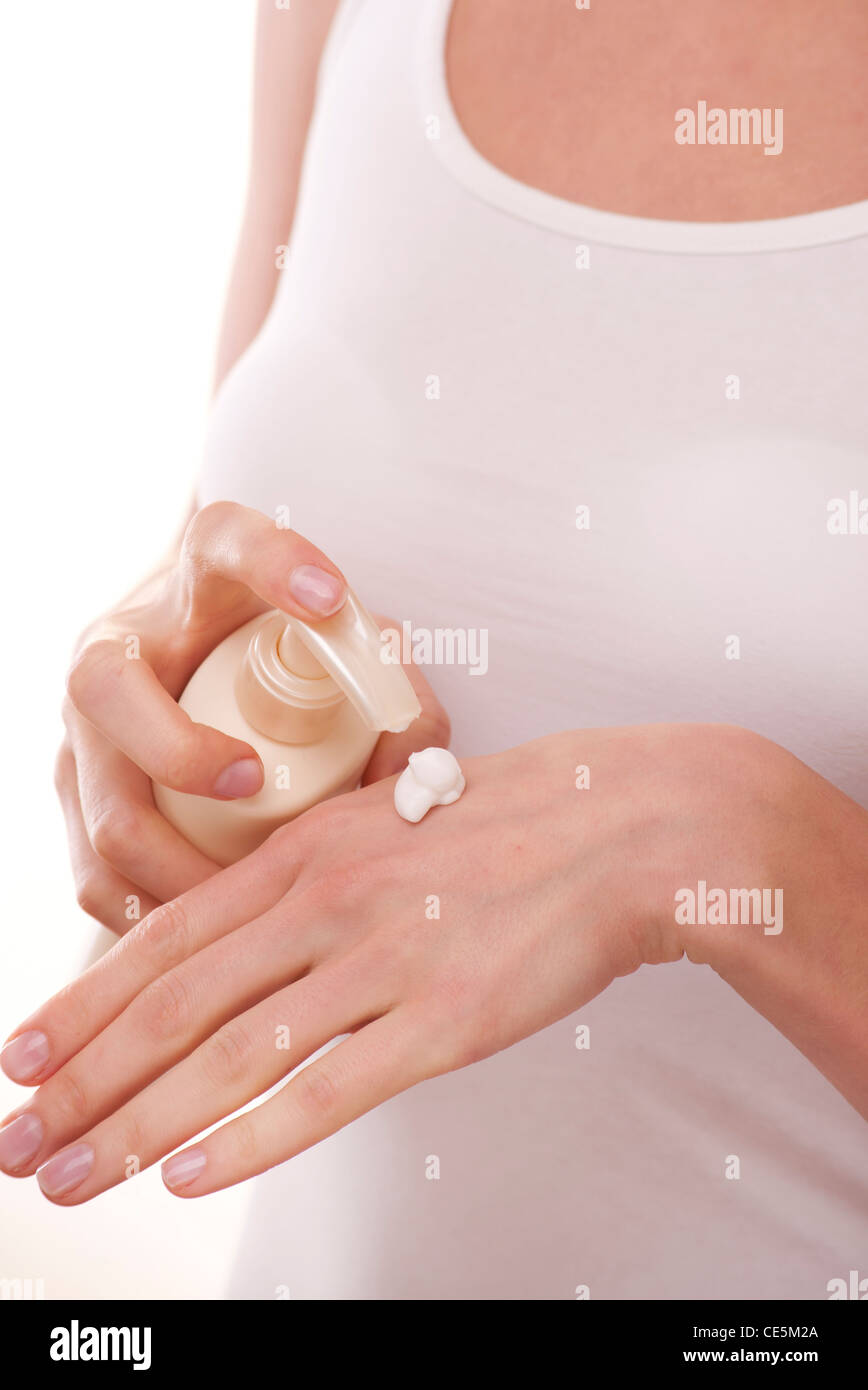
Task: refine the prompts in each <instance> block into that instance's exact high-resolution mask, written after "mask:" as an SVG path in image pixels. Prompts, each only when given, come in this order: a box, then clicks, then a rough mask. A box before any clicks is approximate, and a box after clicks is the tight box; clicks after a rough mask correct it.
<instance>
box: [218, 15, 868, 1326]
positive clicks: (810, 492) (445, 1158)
mask: <svg viewBox="0 0 868 1390" xmlns="http://www.w3.org/2000/svg"><path fill="white" fill-rule="evenodd" d="M448 13H449V4H448V0H414V3H413V4H408V3H407V0H351V3H349V4H347V3H344V4H343V6H342V7H341V9H340V11H339V14H338V18H337V20H336V23H335V27H334V29H333V32H332V36H331V38H330V41H329V45H328V48H327V53H326V57H325V60H324V65H323V69H322V72H321V79H320V90H319V96H318V102H317V109H316V112H315V117H314V123H313V127H312V131H311V135H310V141H309V148H308V154H307V158H306V162H305V168H304V174H303V180H302V189H301V195H300V201H299V205H298V212H297V217H296V225H295V229H294V231H293V235H292V243H291V250H290V255H289V259H288V263H287V265H286V268H285V269H284V270H283V272H282V275H281V281H280V286H279V290H278V293H277V296H276V299H275V303H274V305H273V308H272V311H271V314H270V316H269V318H268V320H267V323H266V324H265V326H264V328H263V330H262V332H261V333H260V334H259V336H258V338H257V340H256V341H255V342H254V343H253V344H252V346H251V347H250V348H249V350H248V351H247V352H246V353H245V354H244V356H243V358H242V359H241V361H240V362H239V363H238V364H237V365H236V367H235V368H234V370H233V371H232V372H231V374H230V375H229V377H228V378H227V380H226V381H225V383H224V385H223V388H222V390H221V391H220V393H219V396H218V399H217V401H216V403H215V408H214V412H213V421H212V427H211V431H210V437H209V442H208V447H207V451H206V458H205V465H204V472H203V475H202V481H201V491H200V496H201V500H202V501H203V502H204V501H208V500H212V499H214V498H218V497H228V498H235V499H237V500H239V501H242V502H245V503H247V504H249V505H252V506H255V507H259V508H260V509H261V510H262V511H264V512H266V513H269V514H274V513H275V510H276V508H278V507H282V506H287V505H288V506H289V508H290V515H291V523H292V525H293V526H294V527H296V528H297V529H298V530H300V531H302V532H303V533H304V534H306V535H308V536H310V537H311V539H312V540H314V541H315V542H316V543H317V544H318V545H320V546H322V547H323V549H324V550H325V551H326V552H327V553H328V554H330V555H331V556H332V557H333V558H334V559H335V560H336V561H337V562H338V563H339V564H340V565H341V566H342V567H343V568H344V570H345V571H346V573H347V574H348V576H349V577H350V579H351V582H352V583H353V585H354V586H355V587H356V588H357V589H358V591H359V593H360V594H361V595H362V596H363V598H364V599H365V601H366V602H367V603H368V604H369V605H370V607H371V608H373V609H374V610H375V611H378V612H381V613H386V614H389V615H390V616H392V617H395V618H398V619H400V620H409V621H410V622H411V623H412V624H413V626H414V627H415V628H419V627H423V628H429V629H436V628H453V629H480V630H481V629H485V630H487V632H488V634H489V636H488V641H489V654H488V671H487V673H486V674H485V675H484V676H478V677H474V676H473V675H471V674H470V671H469V669H468V668H467V667H460V666H457V665H452V666H450V665H442V666H434V667H432V668H430V670H429V672H428V674H429V676H430V678H431V679H432V682H433V684H434V685H435V687H436V689H437V691H438V693H439V695H440V697H441V699H442V700H443V702H444V704H445V705H446V706H447V707H448V709H449V711H450V713H451V716H452V720H453V728H454V743H453V747H454V749H455V751H456V752H457V753H458V755H459V756H461V755H462V754H466V755H470V754H476V753H488V752H493V751H496V750H498V749H502V748H506V747H511V746H513V745H515V744H517V743H521V742H523V741H525V740H527V739H531V738H535V737H537V736H538V735H542V734H545V733H550V732H553V731H556V730H562V729H570V728H576V729H578V728H581V727H582V726H599V725H612V724H631V723H645V722H649V721H656V720H676V721H677V720H698V721H727V722H733V723H737V724H741V725H744V726H747V727H749V728H751V729H755V730H757V731H758V732H760V733H762V734H765V735H767V736H769V737H771V738H773V739H775V740H777V741H778V742H780V743H782V744H784V745H785V746H786V747H787V748H789V749H790V750H791V751H792V752H794V753H795V754H797V755H798V756H799V757H801V758H803V759H804V760H805V761H806V762H807V763H808V764H810V766H812V767H813V768H815V769H816V770H817V771H818V772H819V773H821V774H822V775H823V776H824V777H827V778H829V779H830V780H831V781H832V782H834V783H835V784H836V785H837V786H839V787H841V788H842V789H843V790H844V791H845V792H846V793H847V794H848V795H850V796H852V797H855V798H856V799H857V800H858V801H860V802H861V803H862V804H863V805H866V806H868V737H866V733H868V727H866V726H868V718H866V691H868V644H866V640H865V594H866V574H868V535H864V534H863V535H860V534H858V533H856V534H834V533H833V531H834V526H835V518H836V517H839V518H844V522H843V526H842V529H844V528H845V527H846V525H847V524H848V520H847V519H849V524H850V525H852V524H854V523H855V526H856V531H857V532H858V521H859V517H860V515H864V513H860V511H859V506H860V502H861V501H862V499H866V498H868V393H866V390H865V326H866V323H868V203H860V204H857V205H854V206H852V207H848V208H841V209H837V210H834V211H829V212H820V213H812V214H808V215H806V216H800V217H789V218H783V219H779V220H775V221H766V222H754V223H727V224H710V223H705V224H685V223H682V224H679V223H669V222H665V221H656V220H645V219H642V218H635V217H627V216H622V215H617V214H609V213H604V212H599V211H594V210H591V209H588V208H584V207H580V206H577V205H575V204H572V203H569V202H566V201H564V200H562V199H559V198H555V197H552V196H550V195H548V194H545V193H542V192H539V191H535V190H532V189H530V188H528V187H526V186H524V185H522V184H520V183H517V182H516V181H515V180H513V179H511V178H509V177H507V176H506V175H505V174H503V173H502V172H500V171H498V170H497V169H495V168H494V167H493V166H492V165H490V164H489V163H488V162H487V161H486V160H485V159H484V158H482V157H481V156H480V155H479V154H478V153H477V152H476V151H475V150H474V149H473V148H472V147H471V146H470V144H469V143H468V140H467V138H466V137H465V136H464V134H463V133H462V131H461V129H460V127H459V126H458V124H457V121H456V119H455V116H454V114H453V112H452V109H451V107H450V103H449V97H448V93H447V87H446V82H445V77H444V39H445V32H446V24H447V21H448ZM835 499H840V500H841V502H842V504H843V508H842V509H838V510H837V511H836V509H835V507H834V505H833V506H832V508H831V510H830V505H829V504H830V503H832V504H834V500H835ZM865 506H866V510H868V503H866V504H865ZM584 508H586V509H587V512H585V511H583V510H581V509H584ZM830 521H831V522H832V527H833V530H832V531H830V529H829V523H830ZM577 523H578V524H577ZM865 526H866V527H868V519H866V521H865ZM444 536H446V537H447V538H448V539H447V540H446V542H445V543H444V540H443V537H444ZM733 638H736V639H738V647H736V646H735V645H734V644H733V642H732V640H731V639H733ZM736 650H739V651H740V656H739V658H738V659H732V656H733V653H734V652H735V651H736ZM579 746H580V745H579V744H577V749H578V747H579ZM577 761H580V758H579V756H578V752H577ZM580 1024H584V1025H588V1026H589V1029H590V1043H591V1045H590V1047H589V1048H587V1049H578V1048H577V1047H576V1045H575V1044H576V1028H577V1026H578V1025H580ZM866 1147H868V1146H866V1129H865V1126H864V1124H863V1122H862V1120H861V1119H860V1118H859V1117H858V1115H857V1114H856V1112H855V1111H854V1110H852V1109H851V1108H850V1106H849V1105H848V1104H847V1102H846V1101H844V1100H843V1099H842V1097H841V1096H840V1095H839V1094H838V1093H837V1092H836V1091H835V1090H834V1089H833V1088H832V1087H831V1086H830V1085H829V1084H828V1082H826V1081H825V1080H824V1079H823V1077H822V1076H821V1075H820V1074H819V1072H817V1071H815V1070H814V1068H813V1067H812V1066H811V1065H810V1063H809V1062H808V1061H806V1060H805V1058H804V1057H803V1056H802V1055H801V1054H800V1053H799V1052H798V1051H797V1050H796V1049H795V1048H794V1047H792V1046H791V1044H790V1043H789V1042H787V1041H786V1040H785V1039H784V1038H783V1037H782V1036H781V1035H780V1034H779V1033H777V1032H776V1031H775V1029H774V1028H773V1027H772V1026H771V1024H769V1023H767V1022H766V1021H765V1020H764V1019H763V1018H762V1017H761V1016H759V1015H758V1014H757V1013H755V1012H753V1011H752V1010H751V1009H750V1008H749V1006H748V1005H747V1004H745V1003H744V1002H743V1001H742V1000H741V999H740V998H739V997H738V996H737V995H736V994H735V993H734V992H733V991H731V990H730V989H729V988H728V987H727V986H726V985H725V984H723V983H722V982H721V981H720V980H719V979H718V977H717V976H716V975H714V974H713V973H712V972H711V971H710V970H709V969H707V968H704V967H697V966H693V965H690V964H688V963H686V962H680V963H678V964H677V965H669V966H658V967H653V968H652V967H644V968H643V969H641V970H640V971H638V972H637V973H636V974H635V975H632V976H630V977H629V978H627V979H622V980H618V981H616V982H615V983H614V984H613V985H612V986H611V987H610V988H609V989H608V990H606V991H605V993H604V994H603V995H602V996H600V997H599V998H598V999H596V1000H595V1001H594V1002H593V1003H592V1004H590V1005H588V1006H587V1007H586V1008H583V1009H582V1010H581V1011H580V1012H579V1013H578V1014H576V1015H575V1016H573V1017H570V1018H566V1019H564V1020H563V1021H562V1022H560V1023H558V1024H556V1025H555V1026H553V1027H551V1028H548V1029H546V1030H544V1031H543V1032H541V1033H538V1034H537V1035H536V1036H534V1037H532V1038H530V1039H528V1040H527V1041H525V1042H523V1043H520V1044H518V1045H517V1046H515V1047H512V1048H510V1049H509V1050H507V1051H506V1052H504V1053H501V1054H499V1055H498V1056H495V1057H492V1058H490V1059H489V1060H488V1061H485V1062H482V1063H480V1064H478V1065H475V1066H473V1067H469V1068H466V1069H465V1070H463V1071H461V1072H457V1073H454V1074H451V1075H448V1076H444V1077H440V1078H437V1079H435V1080H433V1081H430V1082H427V1083H425V1084H423V1085H420V1086H417V1087H415V1088H414V1089H413V1090H411V1091H409V1092H407V1093H406V1094H404V1095H402V1096H399V1097H397V1098H396V1099H394V1100H393V1101H391V1102H389V1103H388V1104H387V1105H384V1106H382V1107H380V1108H379V1109H378V1110H376V1111H375V1112H373V1113H372V1114H370V1115H368V1116H366V1117H365V1118H363V1119H362V1120H360V1121H358V1122H357V1123H356V1124H354V1125H352V1126H350V1127H349V1128H347V1129H346V1130H344V1131H342V1132H341V1133H340V1134H338V1135H336V1136H334V1137H333V1138H331V1139H329V1140H327V1141H326V1142H325V1143H323V1144H320V1145H319V1146H318V1147H317V1148H315V1149H314V1150H312V1151H310V1152H309V1153H306V1154H304V1155H302V1156H300V1157H299V1158H297V1159H295V1160H294V1161H292V1162H291V1163H289V1164H286V1165H284V1166H282V1167H280V1168H278V1169H275V1170H273V1171H272V1172H271V1173H269V1174H267V1175H265V1176H264V1177H263V1178H261V1179H258V1180H257V1182H256V1184H255V1186H256V1193H255V1199H254V1205H253V1210H252V1215H251V1222H250V1226H249V1229H248V1234H247V1237H246V1239H245V1241H244V1243H243V1247H242V1250H241V1252H240V1254H239V1259H238V1262H237V1266H236V1271H235V1275H234V1280H233V1284H232V1287H231V1290H230V1293H231V1295H232V1296H234V1297H242V1298H270V1297H273V1296H274V1292H275V1289H276V1288H277V1287H278V1286H287V1287H288V1288H289V1291H290V1294H291V1296H292V1297H298V1298H324V1299H344V1298H347V1299H349V1298H353V1299H380V1298H383V1299H403V1298H436V1299H440V1298H459V1299H475V1298H495V1299H502V1298H542V1299H561V1298H565V1299H570V1298H574V1297H576V1289H577V1288H578V1287H579V1286H587V1287H588V1288H589V1290H590V1296H591V1297H592V1298H615V1299H633V1298H657V1299H673V1298H710V1297H723V1298H731V1299H745V1298H773V1297H783V1298H807V1299H823V1298H826V1297H828V1293H827V1288H826V1286H827V1283H828V1281H829V1280H831V1279H833V1278H837V1277H844V1278H846V1277H847V1275H848V1271H849V1270H851V1269H859V1270H860V1272H861V1275H862V1276H865V1275H868V1267H866V1258H868V1256H866V1251H868V1196H866V1181H865V1173H866ZM434 1155H436V1156H437V1158H438V1159H439V1173H440V1175H439V1178H437V1177H432V1176H431V1174H432V1173H433V1172H434V1171H435V1165H433V1164H432V1163H430V1162H429V1159H430V1158H431V1156H434ZM731 1156H735V1157H737V1158H738V1159H739V1162H740V1174H741V1176H740V1177H739V1178H737V1179H733V1178H727V1177H726V1172H727V1164H728V1160H730V1159H731ZM729 1171H731V1172H732V1171H734V1166H733V1164H732V1163H731V1161H730V1162H729Z"/></svg>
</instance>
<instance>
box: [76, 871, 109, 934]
mask: <svg viewBox="0 0 868 1390" xmlns="http://www.w3.org/2000/svg"><path fill="white" fill-rule="evenodd" d="M109 897H110V893H109V876H108V875H107V874H105V873H103V872H102V871H101V870H100V869H86V870H84V871H83V872H82V873H79V874H78V875H77V876H76V881H75V900H76V902H77V903H78V905H79V907H80V908H81V910H82V912H86V913H87V915H88V917H95V918H96V920H97V921H98V922H106V921H107V919H108V917H109V915H110V914H109V910H108V909H109Z"/></svg>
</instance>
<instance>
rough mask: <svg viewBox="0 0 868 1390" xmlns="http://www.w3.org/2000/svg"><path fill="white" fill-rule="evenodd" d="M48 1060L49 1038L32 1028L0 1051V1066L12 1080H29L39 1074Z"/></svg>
mask: <svg viewBox="0 0 868 1390" xmlns="http://www.w3.org/2000/svg"><path fill="white" fill-rule="evenodd" d="M47 1061H48V1039H47V1037H46V1036H45V1034H44V1033H38V1032H37V1031H36V1029H35V1028H31V1029H30V1031H29V1032H27V1033H20V1034H19V1035H18V1037H17V1038H13V1039H12V1041H11V1042H8V1043H7V1044H6V1046H5V1047H4V1049H3V1051H2V1052H0V1067H2V1068H3V1070H4V1071H5V1073H6V1075H7V1076H8V1077H9V1080H10V1081H29V1080H30V1079H31V1077H34V1076H38V1075H39V1073H40V1072H41V1071H42V1069H43V1067H44V1066H45V1065H46V1063H47Z"/></svg>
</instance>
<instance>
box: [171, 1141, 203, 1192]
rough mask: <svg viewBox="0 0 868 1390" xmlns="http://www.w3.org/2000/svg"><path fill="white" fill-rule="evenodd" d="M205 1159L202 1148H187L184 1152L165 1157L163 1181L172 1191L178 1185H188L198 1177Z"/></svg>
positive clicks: (178, 1186) (174, 1190)
mask: <svg viewBox="0 0 868 1390" xmlns="http://www.w3.org/2000/svg"><path fill="white" fill-rule="evenodd" d="M207 1159H208V1155H207V1154H206V1153H205V1150H204V1149H187V1151H186V1153H182V1154H175V1156H174V1158H167V1159H166V1162H165V1163H164V1164H163V1182H164V1183H165V1184H166V1186H167V1187H171V1189H172V1191H173V1192H177V1190H178V1188H180V1187H189V1186H190V1183H191V1182H194V1181H195V1179H196V1178H198V1176H199V1174H200V1173H201V1171H202V1169H203V1168H204V1167H205V1164H206V1162H207Z"/></svg>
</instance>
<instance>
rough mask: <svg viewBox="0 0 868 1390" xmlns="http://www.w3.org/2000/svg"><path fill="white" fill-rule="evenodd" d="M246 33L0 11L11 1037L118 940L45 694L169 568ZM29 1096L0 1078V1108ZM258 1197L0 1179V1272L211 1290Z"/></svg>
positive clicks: (88, 10)
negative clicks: (49, 1196) (64, 788)
mask: <svg viewBox="0 0 868 1390" xmlns="http://www.w3.org/2000/svg"><path fill="white" fill-rule="evenodd" d="M253 28H254V5H253V0H148V3H147V4H143V3H119V0H84V2H83V3H78V4H70V3H69V0H14V3H7V4H4V5H3V6H2V8H0V129H2V132H3V134H2V181H0V190H2V195H3V203H4V208H3V213H2V219H0V242H2V247H0V249H2V254H0V306H2V314H0V354H2V361H0V383H2V388H0V399H2V407H0V459H2V468H3V472H2V476H3V525H2V537H3V544H2V567H3V595H4V604H3V633H2V645H3V654H4V657H5V660H4V661H3V697H4V726H5V729H6V736H5V739H4V740H3V752H2V759H3V789H4V795H3V804H4V809H5V812H6V813H7V815H8V819H6V817H4V819H5V820H6V824H5V826H4V830H3V848H4V871H3V877H2V887H3V913H2V920H3V928H2V931H3V934H2V974H0V1035H2V1037H5V1036H6V1035H7V1033H9V1032H10V1031H11V1030H12V1028H13V1027H14V1026H15V1025H16V1024H17V1023H18V1022H19V1021H20V1020H21V1019H22V1018H23V1017H25V1016H26V1015H27V1014H28V1013H29V1012H30V1011H31V1010H32V1009H33V1008H34V1007H36V1005H38V1004H39V1003H40V1002H41V1001H42V1000H43V999H44V998H46V997H47V996H48V995H49V994H51V993H53V992H54V991H55V990H56V989H58V988H60V987H61V986H62V985H63V984H64V983H66V982H67V981H68V980H69V979H70V978H71V977H72V976H73V975H74V974H75V973H77V972H78V971H79V970H80V969H81V968H82V965H83V963H84V961H85V959H86V958H87V957H88V955H90V953H91V952H92V950H93V948H94V943H95V941H96V939H97V938H98V937H104V938H105V940H107V941H108V940H110V938H109V937H108V934H107V933H103V932H102V931H101V929H100V928H99V927H97V926H96V924H95V923H94V922H93V921H92V920H91V919H90V918H88V917H86V916H85V915H84V914H83V913H82V912H81V911H80V909H79V908H78V907H77V905H76V903H75V899H74V896H73V890H72V883H71V877H70V873H69V868H68V863H67V857H66V845H65V838H64V832H63V826H62V821H61V816H60V811H59V809H58V807H57V806H56V805H55V799H54V792H53V787H52V766H53V762H54V756H55V750H56V746H57V744H58V742H59V740H60V720H59V715H58V708H59V703H60V698H61V694H62V687H63V677H64V671H65V668H66V665H67V661H68V655H69V650H70V647H71V645H72V642H73V640H74V638H75V635H76V633H77V632H78V631H79V630H80V629H81V628H82V627H83V626H84V625H85V623H86V622H87V621H89V620H90V619H91V618H92V617H94V616H96V614H97V613H98V612H99V611H100V610H102V609H103V608H105V607H106V606H107V605H108V604H109V603H111V602H112V601H113V600H114V599H115V598H117V597H119V596H120V595H121V594H122V593H123V592H124V591H125V590H126V589H127V588H129V587H131V586H132V585H133V584H134V583H135V582H136V580H137V579H138V578H139V577H140V575H141V574H142V573H143V572H144V571H145V570H147V569H148V568H149V567H150V566H151V565H152V564H153V563H154V561H155V560H156V559H158V558H159V556H160V555H161V554H162V552H163V550H164V549H165V547H166V545H167V544H168V542H169V541H170V540H171V538H172V536H173V535H174V532H175V529H176V527H177V526H178V524H179V522H180V519H181V516H182V513H183V512H184V510H185V507H186V505H187V501H188V498H189V496H190V494H191V491H192V487H193V483H194V479H195V474H196V468H197V462H198V458H199V454H200V451H201V447H202V442H203V438H204V424H205V416H206V411H207V405H208V397H209V392H210V381H211V374H212V368H213V358H214V350H215V346H216V333H217V325H218V319H219V315H220V311H221V305H222V296H223V292H224V289H225V284H226V280H227V277H228V270H229V264H230V260H231V255H232V249H233V244H234V239H235V235H236V231H237V227H238V221H239V215H240V209H241V200H242V195H243V188H244V180H245V175H246V155H247V140H248V119H249V87H250V74H251V66H252V41H253ZM0 1040H2V1038H0ZM21 1096H22V1092H21V1090H20V1088H18V1087H15V1086H13V1085H12V1084H11V1083H9V1082H7V1081H5V1080H3V1081H2V1082H0V1117H2V1115H4V1114H5V1113H6V1112H7V1111H8V1110H10V1109H11V1108H12V1107H13V1106H14V1105H16V1104H20V1101H21ZM247 1197H248V1191H247V1190H246V1189H245V1188H244V1187H241V1188H236V1189H234V1190H232V1191H230V1192H228V1193H224V1194H219V1195H217V1196H214V1197H209V1198H206V1199H204V1200H203V1201H202V1202H182V1201H178V1200H177V1199H175V1198H173V1197H171V1196H170V1195H169V1194H168V1193H167V1192H166V1191H165V1189H164V1188H163V1185H162V1182H161V1181H160V1177H159V1170H158V1169H157V1168H155V1169H153V1170H151V1171H149V1172H147V1173H145V1174H142V1175H141V1176H140V1177H138V1178H136V1179H135V1180H134V1181H131V1182H128V1183H125V1184H123V1185H122V1186H121V1187H118V1188H115V1189H114V1190H113V1191H111V1192H109V1193H107V1194H105V1195H104V1196H102V1197H99V1198H97V1199H96V1201H95V1202H93V1203H91V1204H88V1205H86V1206H83V1207H74V1208H71V1209H69V1210H62V1209H60V1208H56V1207H53V1206H52V1205H51V1204H50V1203H48V1202H47V1201H46V1200H45V1199H44V1198H43V1197H42V1196H41V1195H40V1193H39V1191H38V1188H37V1186H36V1183H35V1180H34V1179H28V1180H26V1181H16V1180H13V1179H11V1178H7V1177H5V1176H3V1175H0V1278H16V1277H17V1278H24V1279H28V1278H31V1279H42V1280H43V1281H44V1291H45V1297H46V1298H63V1297H68V1296H81V1297H91V1298H105V1297H114V1298H136V1297H164V1298H219V1297H220V1296H221V1295H222V1290H223V1284H224V1279H225V1277H226V1272H227V1268H228V1265H229V1262H230V1260H231V1256H232V1252H233V1247H234V1243H235V1240H236V1238H237V1235H238V1232H239V1228H240V1223H241V1219H242V1216H243V1211H244V1206H245V1203H246V1200H247Z"/></svg>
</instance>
